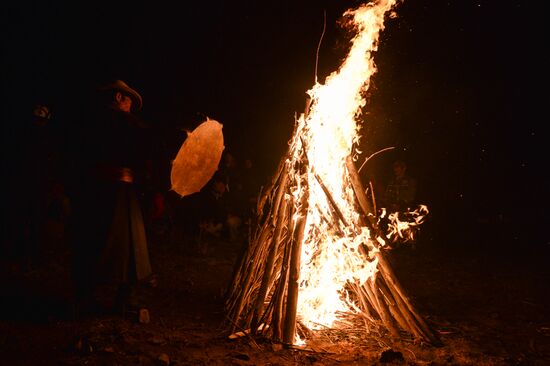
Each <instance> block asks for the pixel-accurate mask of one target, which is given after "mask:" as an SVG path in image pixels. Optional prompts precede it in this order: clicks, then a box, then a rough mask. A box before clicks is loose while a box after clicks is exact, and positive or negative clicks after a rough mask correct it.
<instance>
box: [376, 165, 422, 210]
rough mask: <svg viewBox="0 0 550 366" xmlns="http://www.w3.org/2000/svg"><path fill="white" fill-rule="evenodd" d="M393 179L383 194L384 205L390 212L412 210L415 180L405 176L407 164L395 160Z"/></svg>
mask: <svg viewBox="0 0 550 366" xmlns="http://www.w3.org/2000/svg"><path fill="white" fill-rule="evenodd" d="M392 168H393V178H392V179H390V181H389V183H388V185H387V186H386V190H385V192H384V204H385V205H386V208H387V209H388V210H389V211H390V212H404V211H407V209H409V208H412V207H413V206H414V204H415V201H416V186H417V184H416V179H414V178H413V177H411V176H409V175H408V174H407V164H406V163H405V162H404V161H403V160H396V161H395V162H394V163H393V165H392Z"/></svg>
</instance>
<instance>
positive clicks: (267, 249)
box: [226, 0, 439, 345]
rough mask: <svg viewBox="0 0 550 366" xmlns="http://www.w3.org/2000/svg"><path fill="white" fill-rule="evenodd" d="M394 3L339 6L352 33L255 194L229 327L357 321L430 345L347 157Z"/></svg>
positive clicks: (279, 330)
mask: <svg viewBox="0 0 550 366" xmlns="http://www.w3.org/2000/svg"><path fill="white" fill-rule="evenodd" d="M393 4H394V2H393V1H390V0H386V1H380V2H377V3H375V4H369V5H368V6H363V7H360V8H359V9H356V10H354V11H350V12H347V13H346V14H347V16H348V17H350V18H352V19H353V22H354V24H355V27H356V28H357V29H358V32H359V33H358V35H357V36H356V37H355V38H354V40H353V42H352V46H351V50H350V52H349V55H348V58H347V59H346V60H345V61H344V64H343V65H342V66H341V68H340V70H339V71H338V72H335V73H333V74H331V75H330V76H329V77H328V78H327V81H326V83H325V84H324V85H321V84H316V85H315V86H314V87H313V88H312V89H311V90H310V91H309V92H308V94H309V95H310V97H311V103H308V104H307V107H306V111H305V113H303V114H302V115H301V116H300V117H299V118H297V119H296V121H295V130H294V133H293V136H292V138H291V140H290V143H289V149H288V152H287V153H286V155H285V156H284V158H283V159H282V160H281V162H280V164H279V166H278V168H277V171H276V174H275V175H274V176H273V179H272V180H271V183H270V185H269V187H268V188H266V189H265V190H264V192H263V194H262V196H261V197H260V198H259V200H258V222H257V228H256V230H255V232H254V234H253V236H252V237H251V238H250V242H249V246H248V248H247V250H246V252H245V254H244V256H243V257H242V260H241V261H240V262H239V264H238V268H237V269H236V270H235V271H234V275H233V278H232V282H231V285H230V286H229V288H228V292H227V296H226V313H227V318H228V319H229V325H230V330H231V332H232V333H233V332H234V331H235V330H236V329H238V330H242V329H248V330H249V331H250V334H252V335H253V334H256V335H257V334H262V335H264V336H268V337H271V338H272V339H274V340H277V341H281V340H282V341H283V343H285V344H288V345H292V344H297V343H301V342H303V341H307V338H309V337H314V336H315V333H316V331H318V330H323V331H325V330H327V329H339V330H344V331H345V329H346V327H350V329H351V327H352V326H353V327H356V325H357V323H360V324H364V326H365V330H366V332H371V331H373V330H378V331H379V332H384V330H385V331H386V332H387V333H389V336H390V337H391V338H394V339H399V338H401V336H402V335H403V334H404V333H406V334H409V335H411V336H413V337H414V338H415V339H416V340H418V341H422V342H426V343H429V344H438V343H439V339H438V338H437V337H436V336H435V334H434V333H433V332H432V331H431V330H430V328H429V327H428V325H427V324H426V322H425V321H424V320H423V318H422V317H421V316H420V314H419V313H418V312H417V311H416V309H415V308H414V306H413V304H412V302H411V300H410V299H409V298H408V296H407V294H406V293H405V291H404V289H403V287H402V286H401V284H400V283H399V281H398V280H397V278H396V276H395V273H394V272H393V270H392V268H391V266H390V263H389V262H388V260H387V259H386V254H385V251H386V250H387V246H386V241H387V240H388V235H387V234H385V233H382V232H381V229H380V228H379V227H378V225H377V220H378V218H377V216H376V211H375V210H374V207H373V205H374V201H372V202H371V201H369V199H368V198H367V195H366V193H365V190H364V189H363V186H362V184H361V180H360V177H359V174H358V172H357V169H356V168H355V164H354V160H353V155H354V153H353V146H354V144H355V143H356V142H357V140H358V138H357V136H356V134H357V131H358V130H359V128H358V126H357V123H356V121H355V116H356V115H357V114H358V113H359V111H360V109H361V107H362V106H364V100H363V99H362V98H361V97H360V96H361V95H364V91H365V90H366V88H367V87H368V80H369V78H370V76H371V75H372V74H373V73H374V70H375V68H374V63H373V62H372V60H371V58H370V57H371V53H372V51H373V50H375V49H376V45H377V38H378V32H379V30H380V29H381V28H383V17H384V14H385V12H387V11H389V10H390V9H391V8H392V6H393ZM365 55H368V56H369V57H365ZM308 102H309V101H308ZM418 222H421V220H419V221H418ZM418 222H417V223H416V224H418ZM403 230H404V229H403V228H402V227H399V229H398V230H397V231H396V232H398V233H399V234H402V233H403ZM304 338H306V339H304Z"/></svg>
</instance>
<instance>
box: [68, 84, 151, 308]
mask: <svg viewBox="0 0 550 366" xmlns="http://www.w3.org/2000/svg"><path fill="white" fill-rule="evenodd" d="M99 95H100V102H101V105H100V106H99V107H98V109H97V111H95V112H97V113H95V114H94V118H93V119H92V120H91V121H90V122H89V123H87V124H85V125H84V126H81V129H80V134H79V138H78V139H77V140H76V141H75V147H76V150H77V151H75V155H76V158H77V160H76V162H75V168H76V172H77V173H76V175H75V178H76V180H75V181H74V184H75V185H74V187H73V188H74V192H75V199H74V215H75V217H74V218H75V220H74V226H73V229H74V231H73V233H74V237H73V243H74V254H75V261H74V279H75V285H76V300H77V305H79V304H80V305H81V306H84V307H86V305H87V304H88V303H92V304H93V302H94V301H93V299H94V290H95V289H96V288H97V286H98V285H100V284H111V285H115V286H116V287H117V293H116V297H115V301H114V306H115V309H116V310H120V311H122V312H123V313H124V311H125V310H128V309H129V308H137V307H139V306H141V305H142V304H139V303H138V301H137V298H136V296H135V295H136V294H135V290H136V286H137V285H138V284H139V283H140V281H143V280H145V279H147V278H149V277H150V276H151V274H152V270H151V264H150V261H149V250H148V244H147V238H146V230H145V226H144V219H143V213H142V211H143V210H142V209H143V206H142V204H143V202H142V201H141V200H140V199H141V198H142V197H143V193H144V192H146V191H150V190H151V188H150V186H151V184H152V181H151V179H152V177H151V160H152V141H151V133H150V131H149V126H148V125H147V124H146V123H145V122H144V121H143V120H142V119H141V118H139V117H138V116H137V115H135V114H134V112H137V111H139V110H140V109H141V105H142V98H141V96H140V95H139V93H138V92H137V91H135V90H134V89H132V88H130V87H129V86H128V85H127V84H126V83H124V82H123V81H121V80H116V81H114V82H112V83H110V84H107V85H104V86H103V87H101V88H100V90H99Z"/></svg>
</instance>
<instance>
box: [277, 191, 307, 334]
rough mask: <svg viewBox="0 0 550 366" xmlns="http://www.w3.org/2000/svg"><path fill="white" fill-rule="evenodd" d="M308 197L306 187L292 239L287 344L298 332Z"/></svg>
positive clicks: (286, 325) (285, 324)
mask: <svg viewBox="0 0 550 366" xmlns="http://www.w3.org/2000/svg"><path fill="white" fill-rule="evenodd" d="M308 198H309V192H308V190H307V189H305V190H304V192H303V193H302V197H301V200H300V209H301V211H302V213H301V216H300V217H299V218H298V220H297V222H296V227H295V229H294V234H293V240H292V241H293V242H292V251H291V253H290V264H289V277H288V292H287V303H286V314H285V322H284V328H283V342H284V343H286V344H294V335H295V332H296V310H297V305H298V287H299V286H298V280H299V279H300V256H301V251H302V241H303V240H304V231H305V227H306V221H307V211H308Z"/></svg>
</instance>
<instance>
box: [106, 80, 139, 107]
mask: <svg viewBox="0 0 550 366" xmlns="http://www.w3.org/2000/svg"><path fill="white" fill-rule="evenodd" d="M99 90H102V91H106V90H117V91H120V92H123V93H125V94H127V95H128V96H129V97H130V98H132V109H133V110H134V111H139V110H140V109H141V107H142V105H143V100H142V99H141V95H139V93H138V92H137V91H135V90H134V89H132V88H130V87H129V86H128V84H126V83H125V82H124V81H122V80H115V81H113V82H111V83H109V84H106V85H103V86H101V87H100V88H99Z"/></svg>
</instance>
